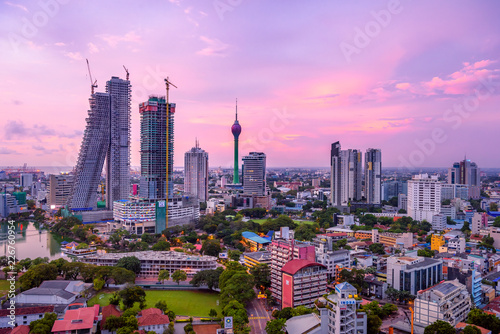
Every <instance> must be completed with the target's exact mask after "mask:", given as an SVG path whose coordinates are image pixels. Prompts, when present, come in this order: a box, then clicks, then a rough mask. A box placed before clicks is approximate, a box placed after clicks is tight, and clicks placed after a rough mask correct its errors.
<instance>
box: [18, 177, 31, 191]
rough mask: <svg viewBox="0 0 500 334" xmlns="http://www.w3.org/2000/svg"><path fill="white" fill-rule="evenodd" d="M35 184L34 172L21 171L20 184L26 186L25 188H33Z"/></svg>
mask: <svg viewBox="0 0 500 334" xmlns="http://www.w3.org/2000/svg"><path fill="white" fill-rule="evenodd" d="M32 184H33V174H31V173H21V175H20V176H19V185H20V186H21V187H23V188H24V190H27V189H31V185H32Z"/></svg>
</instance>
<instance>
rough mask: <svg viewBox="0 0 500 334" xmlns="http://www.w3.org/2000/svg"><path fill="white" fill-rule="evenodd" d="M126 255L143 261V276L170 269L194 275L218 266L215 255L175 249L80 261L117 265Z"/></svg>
mask: <svg viewBox="0 0 500 334" xmlns="http://www.w3.org/2000/svg"><path fill="white" fill-rule="evenodd" d="M126 256H135V257H136V258H138V259H139V261H141V271H140V272H139V274H138V276H143V277H158V273H159V271H160V270H168V271H169V272H170V273H173V272H174V271H176V270H183V271H185V272H186V273H187V275H188V276H193V275H194V274H196V273H197V272H198V271H202V270H212V269H216V268H217V258H216V257H214V256H207V255H203V256H199V255H189V254H185V253H180V252H174V251H161V252H155V251H142V252H128V253H107V254H99V255H97V254H96V255H89V256H85V257H82V258H81V259H80V261H81V262H84V263H91V264H95V265H97V266H115V265H116V264H117V263H118V261H119V260H120V259H121V258H123V257H126Z"/></svg>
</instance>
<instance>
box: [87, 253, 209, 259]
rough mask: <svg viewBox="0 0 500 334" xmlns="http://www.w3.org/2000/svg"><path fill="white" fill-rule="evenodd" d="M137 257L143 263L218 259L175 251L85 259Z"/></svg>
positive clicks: (88, 257)
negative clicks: (149, 261) (150, 261)
mask: <svg viewBox="0 0 500 334" xmlns="http://www.w3.org/2000/svg"><path fill="white" fill-rule="evenodd" d="M126 256H135V257H136V258H138V259H139V260H141V261H148V260H182V261H186V260H188V261H216V260H217V259H216V258H215V257H213V256H208V255H200V256H197V255H188V254H185V253H180V252H174V251H160V252H155V251H142V252H128V253H106V254H99V255H97V254H92V255H88V256H84V257H83V258H84V259H98V260H100V259H112V260H119V259H121V258H122V257H126Z"/></svg>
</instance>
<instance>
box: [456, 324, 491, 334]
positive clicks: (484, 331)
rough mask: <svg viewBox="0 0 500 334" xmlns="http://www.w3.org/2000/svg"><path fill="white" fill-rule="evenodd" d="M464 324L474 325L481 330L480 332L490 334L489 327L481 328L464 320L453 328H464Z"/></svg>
mask: <svg viewBox="0 0 500 334" xmlns="http://www.w3.org/2000/svg"><path fill="white" fill-rule="evenodd" d="M466 326H474V327H477V329H479V330H480V331H481V334H491V330H489V329H486V328H483V327H480V326H477V325H472V324H467V323H465V322H459V323H458V324H457V325H456V326H455V328H456V329H464V328H465V327H466Z"/></svg>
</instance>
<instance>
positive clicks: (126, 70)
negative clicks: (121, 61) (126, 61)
mask: <svg viewBox="0 0 500 334" xmlns="http://www.w3.org/2000/svg"><path fill="white" fill-rule="evenodd" d="M123 68H124V69H125V72H127V81H128V78H129V75H128V69H127V68H126V67H125V65H123Z"/></svg>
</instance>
